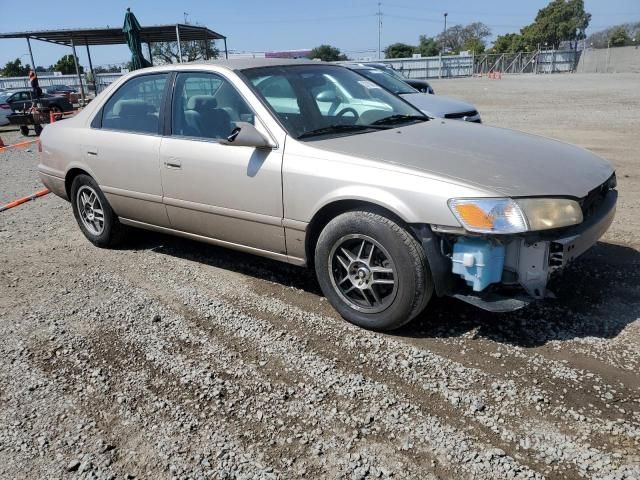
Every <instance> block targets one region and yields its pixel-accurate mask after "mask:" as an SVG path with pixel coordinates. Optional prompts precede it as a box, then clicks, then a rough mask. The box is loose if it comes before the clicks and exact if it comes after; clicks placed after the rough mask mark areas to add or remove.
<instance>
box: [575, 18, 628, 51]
mask: <svg viewBox="0 0 640 480" xmlns="http://www.w3.org/2000/svg"><path fill="white" fill-rule="evenodd" d="M618 29H623V30H624V31H625V32H626V34H627V36H628V37H629V38H635V39H640V22H635V23H622V24H620V25H614V26H612V27H609V28H605V29H604V30H600V31H598V32H594V33H592V34H591V35H589V37H588V38H587V42H586V43H587V45H588V46H592V47H593V48H607V45H608V44H609V41H610V39H611V36H612V34H613V32H614V31H616V30H618Z"/></svg>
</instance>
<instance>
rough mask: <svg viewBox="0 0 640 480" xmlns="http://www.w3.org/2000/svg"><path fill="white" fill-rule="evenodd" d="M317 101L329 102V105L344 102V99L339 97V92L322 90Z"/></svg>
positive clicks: (317, 96)
mask: <svg viewBox="0 0 640 480" xmlns="http://www.w3.org/2000/svg"><path fill="white" fill-rule="evenodd" d="M316 100H317V101H318V102H327V103H341V102H342V99H341V98H340V97H339V96H338V94H337V92H336V91H335V90H333V89H328V90H322V91H321V92H320V93H318V94H317V95H316Z"/></svg>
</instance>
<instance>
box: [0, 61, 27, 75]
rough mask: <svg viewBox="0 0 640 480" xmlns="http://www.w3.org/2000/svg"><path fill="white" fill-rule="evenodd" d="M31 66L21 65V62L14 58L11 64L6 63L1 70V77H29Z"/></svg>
mask: <svg viewBox="0 0 640 480" xmlns="http://www.w3.org/2000/svg"><path fill="white" fill-rule="evenodd" d="M29 70H31V65H29V64H26V65H24V66H23V65H22V60H20V59H19V58H16V59H15V60H14V61H13V62H7V63H6V65H5V66H4V68H3V69H2V76H4V77H24V76H26V75H29Z"/></svg>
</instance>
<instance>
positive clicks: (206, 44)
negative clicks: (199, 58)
mask: <svg viewBox="0 0 640 480" xmlns="http://www.w3.org/2000/svg"><path fill="white" fill-rule="evenodd" d="M204 59H205V60H209V35H207V32H206V30H205V32H204Z"/></svg>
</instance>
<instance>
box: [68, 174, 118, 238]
mask: <svg viewBox="0 0 640 480" xmlns="http://www.w3.org/2000/svg"><path fill="white" fill-rule="evenodd" d="M71 205H72V207H73V215H74V216H75V217H76V221H77V222H78V226H79V227H80V230H82V233H83V234H84V236H85V237H87V240H89V241H90V242H91V243H93V244H94V245H95V246H96V247H102V248H106V247H114V246H116V245H117V244H119V243H120V242H121V241H122V239H123V238H124V234H125V227H124V226H123V225H122V224H121V223H120V222H119V221H118V217H117V215H116V214H115V213H114V211H113V210H112V209H111V205H109V202H107V199H106V198H105V196H104V194H103V193H102V190H100V187H98V184H97V183H96V181H95V180H94V179H93V178H91V177H90V176H88V175H84V174H81V175H78V176H77V177H75V178H74V179H73V182H72V183H71Z"/></svg>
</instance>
